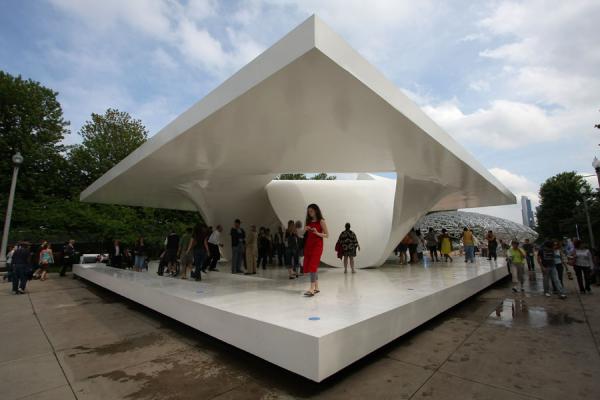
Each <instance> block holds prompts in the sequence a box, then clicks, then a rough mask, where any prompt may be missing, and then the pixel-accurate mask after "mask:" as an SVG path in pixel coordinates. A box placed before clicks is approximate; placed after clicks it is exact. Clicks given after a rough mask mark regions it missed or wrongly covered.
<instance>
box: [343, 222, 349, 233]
mask: <svg viewBox="0 0 600 400" xmlns="http://www.w3.org/2000/svg"><path fill="white" fill-rule="evenodd" d="M344 226H345V227H346V230H347V231H349V230H350V222H346V225H344Z"/></svg>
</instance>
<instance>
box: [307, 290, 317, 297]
mask: <svg viewBox="0 0 600 400" xmlns="http://www.w3.org/2000/svg"><path fill="white" fill-rule="evenodd" d="M314 295H315V294H314V292H310V291H308V292H304V297H313V296H314Z"/></svg>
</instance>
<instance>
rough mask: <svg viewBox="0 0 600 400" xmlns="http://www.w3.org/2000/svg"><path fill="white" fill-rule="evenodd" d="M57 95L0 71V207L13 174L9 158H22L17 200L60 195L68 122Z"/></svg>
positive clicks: (31, 82)
mask: <svg viewBox="0 0 600 400" xmlns="http://www.w3.org/2000/svg"><path fill="white" fill-rule="evenodd" d="M57 95H58V93H57V92H55V91H53V90H51V89H48V88H46V87H44V86H42V85H40V84H39V83H38V82H35V81H32V80H31V79H28V80H24V79H22V78H21V77H20V76H16V77H15V76H12V75H10V74H8V73H6V72H3V71H0V192H1V193H2V195H1V196H0V198H1V199H2V201H0V205H2V206H4V204H5V199H6V196H4V194H5V193H7V192H8V190H9V187H10V179H11V174H12V162H11V157H12V155H13V154H14V153H15V152H16V151H20V152H21V154H22V155H23V157H24V158H25V162H24V164H23V165H22V166H21V169H20V173H19V185H18V186H17V196H18V198H27V199H40V198H41V197H43V196H46V195H49V196H54V195H56V194H57V193H60V190H61V186H62V182H61V179H60V177H61V176H63V175H64V172H65V169H66V168H67V165H66V162H65V159H64V157H63V154H64V151H65V146H64V145H62V140H63V139H64V136H65V135H66V134H68V132H69V131H68V126H69V123H68V122H67V121H65V119H64V118H63V112H62V108H61V106H60V103H59V102H58V100H57Z"/></svg>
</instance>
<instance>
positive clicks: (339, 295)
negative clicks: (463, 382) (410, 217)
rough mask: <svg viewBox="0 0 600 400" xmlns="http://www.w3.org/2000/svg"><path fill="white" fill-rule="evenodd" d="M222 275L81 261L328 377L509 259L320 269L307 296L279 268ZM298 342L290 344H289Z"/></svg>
mask: <svg viewBox="0 0 600 400" xmlns="http://www.w3.org/2000/svg"><path fill="white" fill-rule="evenodd" d="M228 269H229V268H228V266H221V271H223V272H211V273H209V274H206V275H203V280H202V282H195V281H186V280H181V279H177V278H166V277H159V276H157V275H155V274H153V273H143V272H142V273H138V272H133V271H124V270H117V269H113V268H110V267H105V266H97V265H80V266H76V268H75V273H76V274H78V275H80V276H81V277H83V278H85V279H88V280H90V281H92V282H94V283H97V284H99V285H101V286H104V287H106V288H107V289H109V290H112V291H115V292H117V293H119V294H121V295H123V296H125V297H128V298H130V299H132V300H134V301H137V302H139V303H141V304H144V305H146V306H148V307H150V308H152V309H155V310H156V311H159V312H161V313H163V314H165V315H168V316H170V317H173V318H175V319H177V320H179V321H181V322H183V323H186V324H188V325H190V326H193V327H195V328H197V329H199V330H201V331H203V332H205V333H207V334H209V335H211V336H215V337H217V338H219V339H221V340H223V341H225V342H227V343H230V344H232V345H234V346H237V347H240V348H242V349H244V350H246V351H248V352H250V353H253V354H255V355H258V356H259V357H262V358H264V359H266V360H267V361H270V362H273V363H275V364H277V365H280V366H282V367H284V368H287V369H289V370H292V371H294V372H296V373H299V374H301V375H304V376H306V377H308V378H310V379H313V380H316V381H320V380H322V379H324V378H326V377H327V376H329V375H331V374H333V373H335V372H337V371H338V370H340V369H342V368H343V367H345V366H347V365H348V364H350V363H352V362H353V361H356V360H357V359H359V358H361V357H363V356H365V355H366V354H368V353H370V352H371V351H373V350H375V349H377V348H379V347H381V346H383V345H384V344H386V343H388V342H389V341H391V340H394V339H395V338H397V337H398V336H401V335H402V334H404V333H406V332H408V331H410V330H411V329H414V328H415V327H417V326H418V325H420V324H422V323H423V322H426V321H427V320H429V319H431V318H433V317H434V316H436V315H437V314H439V313H440V312H443V311H444V310H446V309H448V308H450V307H452V306H453V305H455V304H457V303H458V302H460V301H462V300H464V299H466V298H468V297H469V296H471V295H473V294H475V293H477V292H478V291H480V290H482V289H484V288H485V287H487V286H489V285H490V284H492V283H494V282H495V281H497V280H498V279H500V278H502V277H504V276H505V275H506V274H507V271H506V267H505V266H504V264H503V262H502V263H501V262H498V264H490V263H489V262H488V261H487V260H479V259H478V261H477V262H476V263H475V264H468V265H465V264H464V263H462V262H456V261H455V262H454V263H448V264H445V263H435V264H432V265H426V266H423V265H418V266H400V265H393V264H386V265H385V266H384V267H381V268H379V269H366V270H357V273H356V274H351V273H348V274H344V273H343V269H341V268H336V269H332V268H323V269H321V270H320V271H319V284H320V289H321V293H319V294H317V295H316V296H315V297H312V298H305V297H304V296H303V295H302V294H303V292H304V291H305V290H306V289H307V288H308V285H309V281H308V277H307V276H306V277H301V278H299V279H295V280H289V279H288V277H287V270H286V269H284V268H276V267H271V269H267V270H266V271H262V270H261V271H259V273H258V275H254V276H245V275H232V274H230V273H227V272H224V271H227V270H228ZM290 347H291V349H290Z"/></svg>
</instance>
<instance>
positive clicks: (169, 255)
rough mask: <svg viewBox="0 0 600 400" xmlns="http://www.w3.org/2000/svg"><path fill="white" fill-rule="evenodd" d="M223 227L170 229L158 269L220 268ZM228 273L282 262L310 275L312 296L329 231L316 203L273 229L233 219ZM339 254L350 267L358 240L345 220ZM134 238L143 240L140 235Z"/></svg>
mask: <svg viewBox="0 0 600 400" xmlns="http://www.w3.org/2000/svg"><path fill="white" fill-rule="evenodd" d="M222 234H223V227H222V226H221V225H217V226H216V227H214V228H213V227H211V226H206V225H204V224H198V225H196V226H195V227H194V228H188V229H187V230H186V232H185V233H184V234H183V235H181V236H180V235H179V234H178V233H177V232H171V233H169V235H168V236H167V238H166V239H165V242H164V251H163V252H162V254H161V256H160V260H159V266H158V274H159V275H161V276H165V275H166V276H169V277H180V278H181V279H195V280H197V281H199V280H201V279H202V274H203V273H208V272H210V271H218V270H217V263H218V261H219V259H220V258H221V249H222V248H223V240H222ZM229 234H230V238H231V273H232V274H242V273H243V274H245V275H254V274H256V273H257V269H259V268H262V269H266V268H267V265H279V266H280V267H283V266H286V267H287V270H288V277H289V279H296V278H298V277H300V276H302V275H304V274H308V275H310V288H309V289H308V290H307V291H306V292H305V293H304V294H305V295H306V296H314V295H315V294H317V293H319V285H318V273H317V270H318V266H319V264H320V262H321V255H322V253H323V238H326V237H328V235H329V233H328V230H327V225H326V223H325V220H324V218H323V216H322V214H321V210H320V209H319V207H318V206H317V205H316V204H311V205H309V206H308V208H307V213H306V220H305V222H304V225H303V223H302V221H293V220H290V221H288V223H287V228H286V229H285V230H284V229H283V227H280V228H278V229H277V230H276V231H275V232H274V233H272V232H271V230H270V228H267V227H262V226H261V227H257V226H256V225H250V227H249V230H248V232H246V230H245V229H244V228H243V227H242V221H240V220H239V219H236V220H235V221H234V223H233V226H232V227H231V229H230V231H229ZM339 242H340V243H341V246H342V247H343V248H342V250H341V256H342V257H343V258H344V262H345V265H347V264H348V262H349V263H350V265H351V268H352V271H354V256H355V255H356V248H357V247H358V241H357V240H356V235H355V234H354V232H352V231H351V230H350V225H349V224H347V226H346V229H345V230H344V232H342V234H341V235H340V241H339ZM138 243H143V242H140V241H138ZM118 246H119V242H118V241H115V244H114V246H113V250H112V251H111V253H110V257H109V258H110V264H111V265H112V266H117V267H118V266H119V262H120V259H118V258H117V259H116V260H115V255H118V254H120V249H119V248H118ZM134 251H135V252H136V256H137V255H139V256H140V257H143V256H144V251H143V246H142V245H138V246H136V247H135V250H134Z"/></svg>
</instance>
